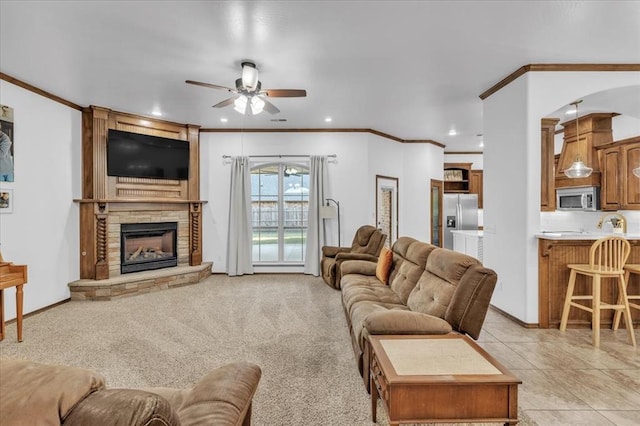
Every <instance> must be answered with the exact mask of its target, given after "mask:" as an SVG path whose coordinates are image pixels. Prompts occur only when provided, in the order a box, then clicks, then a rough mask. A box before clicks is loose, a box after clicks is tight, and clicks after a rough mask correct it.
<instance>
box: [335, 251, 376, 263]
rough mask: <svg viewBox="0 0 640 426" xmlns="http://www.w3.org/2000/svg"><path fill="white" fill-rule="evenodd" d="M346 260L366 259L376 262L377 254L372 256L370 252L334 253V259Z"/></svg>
mask: <svg viewBox="0 0 640 426" xmlns="http://www.w3.org/2000/svg"><path fill="white" fill-rule="evenodd" d="M346 260H366V261H369V262H377V261H378V256H374V255H372V254H368V253H351V252H347V253H338V254H337V255H336V261H337V262H339V261H342V262H344V261H346Z"/></svg>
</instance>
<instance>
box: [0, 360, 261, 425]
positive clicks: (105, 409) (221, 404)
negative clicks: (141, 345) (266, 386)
mask: <svg viewBox="0 0 640 426" xmlns="http://www.w3.org/2000/svg"><path fill="white" fill-rule="evenodd" d="M260 376H261V370H260V368H259V367H258V366H257V365H255V364H251V363H248V362H236V363H231V364H227V365H224V366H222V367H219V368H217V369H215V370H213V371H211V372H210V373H209V374H207V375H206V376H204V377H203V378H202V379H201V380H200V381H199V382H198V383H196V384H195V385H194V386H193V387H191V388H190V389H173V388H148V389H107V388H106V387H105V381H104V378H103V377H102V376H101V375H99V374H97V373H95V372H93V371H90V370H86V369H82V368H75V367H67V366H61V365H46V364H40V363H36V362H32V361H25V360H13V359H2V360H0V395H2V398H0V424H1V425H2V426H14V425H15V426H18V425H65V426H81V425H83V426H86V425H101V426H112V425H113V426H115V425H121V426H136V425H145V426H168V425H182V426H185V425H220V426H236V425H243V426H244V425H249V424H250V423H251V401H252V399H253V394H254V393H255V391H256V388H257V386H258V382H259V381H260Z"/></svg>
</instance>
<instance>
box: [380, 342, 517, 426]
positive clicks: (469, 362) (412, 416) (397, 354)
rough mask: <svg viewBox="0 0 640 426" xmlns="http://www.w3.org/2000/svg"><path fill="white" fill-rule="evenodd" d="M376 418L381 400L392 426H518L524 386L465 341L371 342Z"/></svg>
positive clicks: (473, 343) (486, 355) (503, 368)
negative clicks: (473, 425)
mask: <svg viewBox="0 0 640 426" xmlns="http://www.w3.org/2000/svg"><path fill="white" fill-rule="evenodd" d="M368 344H369V345H371V346H370V349H371V363H370V365H371V367H370V372H369V374H370V380H371V416H372V420H373V422H374V423H375V422H376V414H377V413H376V408H377V400H378V396H380V398H381V399H382V401H383V403H384V404H383V405H384V406H385V408H386V410H387V413H388V415H389V423H390V424H391V425H399V424H400V423H438V422H448V423H456V422H458V423H468V422H479V423H484V422H504V423H505V424H509V425H514V424H517V423H518V384H520V383H522V382H521V381H520V380H518V379H517V378H516V377H515V376H513V375H512V374H511V373H510V372H509V371H508V370H507V369H506V368H505V367H503V366H502V365H501V364H500V363H499V362H498V361H497V360H496V359H495V358H493V357H492V356H491V355H489V354H488V353H487V352H485V351H484V350H483V349H482V348H480V347H479V346H478V345H477V344H476V343H475V342H473V340H471V339H470V338H469V337H467V336H462V335H442V336H414V335H413V336H383V335H376V336H369V343H368Z"/></svg>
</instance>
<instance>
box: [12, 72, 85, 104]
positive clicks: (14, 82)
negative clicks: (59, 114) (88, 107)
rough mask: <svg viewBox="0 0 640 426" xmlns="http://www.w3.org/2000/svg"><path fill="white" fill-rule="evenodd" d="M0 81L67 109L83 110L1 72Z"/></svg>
mask: <svg viewBox="0 0 640 426" xmlns="http://www.w3.org/2000/svg"><path fill="white" fill-rule="evenodd" d="M0 80H4V81H7V82H9V83H11V84H14V85H16V86H18V87H22V88H23V89H26V90H28V91H30V92H33V93H36V94H38V95H40V96H44V97H45V98H48V99H51V100H52V101H55V102H58V103H61V104H62V105H66V106H68V107H69V108H73V109H76V110H78V111H82V110H83V108H82V107H81V106H80V105H78V104H75V103H73V102H71V101H68V100H66V99H63V98H61V97H60V96H56V95H54V94H52V93H49V92H47V91H46V90H42V89H39V88H37V87H36V86H33V85H31V84H29V83H25V82H24V81H22V80H18V79H17V78H15V77H11V76H10V75H7V74H5V73H3V72H0Z"/></svg>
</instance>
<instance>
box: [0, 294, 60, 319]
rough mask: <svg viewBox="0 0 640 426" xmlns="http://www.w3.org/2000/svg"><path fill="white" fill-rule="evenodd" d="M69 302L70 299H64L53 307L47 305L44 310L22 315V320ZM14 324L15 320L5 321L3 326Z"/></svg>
mask: <svg viewBox="0 0 640 426" xmlns="http://www.w3.org/2000/svg"><path fill="white" fill-rule="evenodd" d="M70 300H71V298H69V299H64V300H61V301H59V302H57V303H54V304H53V305H48V306H45V307H44V308H40V309H36V310H35V311H32V312H29V313H28V314H24V315H23V316H22V318H23V319H25V318H29V317H30V316H33V315H38V314H41V313H43V312H44V311H48V310H49V309H53V308H55V307H57V306H60V305H64V304H65V303H67V302H68V301H70ZM14 322H16V319H15V318H14V319H10V320H7V321H5V324H13V323H14Z"/></svg>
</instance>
